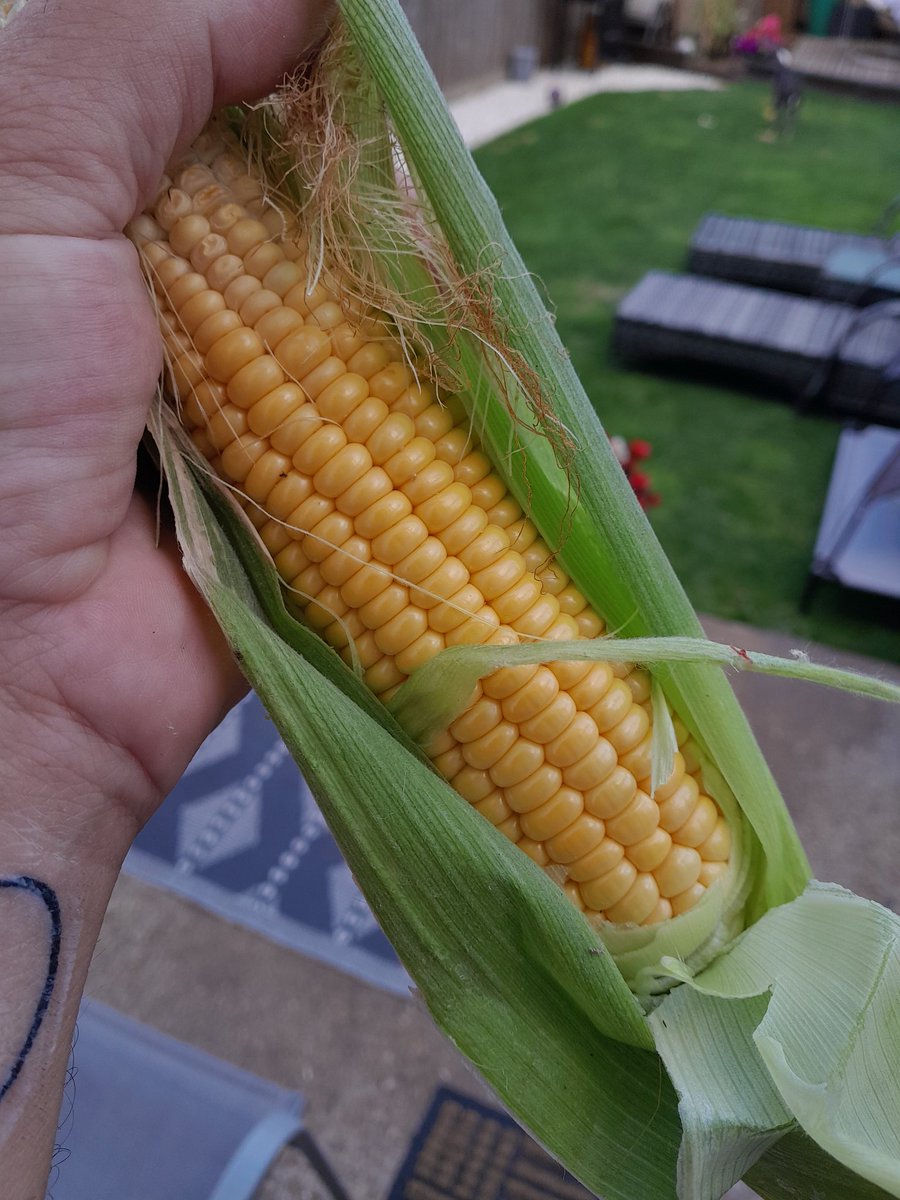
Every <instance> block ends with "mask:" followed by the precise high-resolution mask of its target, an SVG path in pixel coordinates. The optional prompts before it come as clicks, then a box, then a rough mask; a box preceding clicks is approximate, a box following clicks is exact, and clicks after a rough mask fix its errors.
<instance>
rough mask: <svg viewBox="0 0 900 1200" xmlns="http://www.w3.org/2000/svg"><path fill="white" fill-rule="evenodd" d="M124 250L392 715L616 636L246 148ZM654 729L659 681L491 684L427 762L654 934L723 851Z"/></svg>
mask: <svg viewBox="0 0 900 1200" xmlns="http://www.w3.org/2000/svg"><path fill="white" fill-rule="evenodd" d="M129 233H130V235H131V236H132V238H133V240H134V241H135V242H136V244H137V245H138V247H139V249H140V252H141V256H142V260H143V262H144V265H145V268H146V271H147V274H148V278H149V279H150V280H151V282H152V285H153V289H154V294H155V300H156V305H157V309H158V312H159V317H160V324H161V329H162V333H163V337H164V341H165V348H166V358H167V363H168V367H167V377H168V378H167V382H168V385H169V390H170V392H171V396H172V398H173V400H174V401H175V403H176V404H177V406H178V410H179V412H180V415H181V418H182V420H183V423H184V424H185V426H186V428H187V429H188V430H189V431H190V432H191V436H192V439H193V441H194V444H195V445H196V447H197V449H198V450H199V451H200V452H201V453H202V454H203V456H204V457H205V458H206V459H207V460H208V461H209V463H210V465H211V467H212V469H213V471H214V472H215V474H216V475H217V476H218V477H219V478H220V479H221V480H223V481H224V483H225V484H226V485H227V486H228V487H229V489H230V490H231V492H232V494H233V495H234V497H235V498H236V499H237V501H238V502H239V503H240V505H241V506H242V508H243V509H244V511H245V513H246V514H247V516H248V518H249V519H250V521H251V522H252V523H253V525H254V526H255V527H256V529H257V530H258V532H259V536H260V538H261V539H262V542H263V543H264V545H265V546H266V548H267V550H268V551H269V553H270V554H271V555H272V558H273V560H274V562H275V565H276V567H277V569H278V572H279V574H280V576H281V578H282V579H283V581H284V583H285V587H286V593H287V595H288V596H289V598H290V599H291V600H292V601H293V603H294V604H295V605H296V607H297V609H298V610H299V612H300V613H301V614H302V616H303V617H304V619H305V621H306V622H307V623H308V624H309V625H310V626H312V627H313V628H314V629H316V630H317V631H318V632H319V633H320V635H321V636H322V637H323V638H324V639H325V640H326V641H327V642H328V643H329V644H330V645H331V646H333V647H334V648H335V650H336V651H338V652H339V653H340V654H341V656H342V657H343V658H344V659H345V661H346V662H348V663H350V664H351V665H353V666H355V667H356V668H357V669H358V670H361V671H362V672H363V675H364V678H365V681H366V683H367V684H368V686H369V687H370V688H371V689H372V690H373V692H374V693H375V694H376V695H378V696H379V697H380V698H381V699H382V700H384V701H387V700H389V699H390V698H391V697H392V696H393V695H394V694H395V692H396V691H397V689H398V688H399V687H400V686H401V685H402V683H403V682H404V680H406V679H407V678H408V677H409V675H410V674H411V673H412V672H413V671H414V670H415V669H416V668H417V667H418V666H420V665H422V664H423V663H425V662H427V661H429V660H430V659H432V658H433V657H434V656H435V655H436V654H438V653H439V652H440V651H441V650H443V649H444V648H445V647H448V646H454V645H461V644H466V643H469V644H484V645H516V644H521V643H524V642H527V641H533V640H545V641H551V642H552V641H570V640H574V639H579V638H594V637H599V636H601V635H602V634H603V633H604V625H603V622H602V620H601V618H600V617H599V616H598V615H597V614H596V613H595V612H594V611H593V610H592V609H591V608H590V606H589V605H588V604H587V602H586V600H585V598H584V597H583V596H582V595H581V594H580V592H579V591H578V589H577V588H576V587H575V586H574V585H573V584H572V583H571V582H570V580H569V578H568V576H567V575H566V574H565V573H564V572H563V571H562V569H561V568H560V566H559V565H558V564H557V563H556V562H555V561H554V560H553V557H552V554H551V552H550V550H549V548H548V546H547V545H546V543H545V542H544V541H542V540H541V538H540V537H539V536H538V533H537V530H536V529H535V527H534V525H533V524H532V522H531V521H530V520H529V519H528V517H527V516H526V515H525V514H523V512H522V510H521V508H520V506H519V504H518V503H517V501H516V500H515V499H514V498H513V497H512V496H511V495H510V494H509V492H508V491H507V488H506V486H505V484H504V483H503V481H502V480H501V479H500V477H499V476H498V475H497V474H496V473H495V472H494V470H493V468H492V465H491V463H490V462H489V460H488V458H487V457H486V456H485V454H484V453H483V451H482V450H481V448H480V446H479V444H478V442H477V440H476V438H475V437H474V436H473V433H472V430H471V426H470V422H469V419H468V417H467V415H466V412H465V409H464V407H463V405H462V404H461V402H460V401H459V400H458V399H457V398H456V397H454V396H452V395H445V394H441V393H440V391H439V389H438V388H436V387H435V385H434V383H433V382H432V379H430V378H429V375H432V374H433V373H432V372H430V371H429V370H427V368H426V367H425V366H424V365H423V364H422V363H420V364H418V365H417V364H416V363H414V362H413V361H412V359H411V357H410V354H409V352H408V349H407V347H406V346H405V345H404V343H403V342H402V341H401V339H400V338H399V337H398V336H397V334H396V331H395V330H394V328H393V327H392V326H391V325H390V323H389V322H388V321H387V320H385V319H378V318H376V317H373V316H372V314H371V313H370V312H369V311H366V310H365V308H364V306H363V305H361V304H360V303H359V301H358V300H357V299H355V298H354V294H353V291H352V289H351V288H347V287H342V286H341V283H340V272H339V271H336V272H335V273H334V274H333V275H332V274H329V273H328V272H327V270H324V271H323V270H321V264H320V262H319V261H318V260H316V261H314V263H312V264H311V263H310V261H309V258H310V257H314V256H311V255H310V254H309V252H308V246H307V240H306V238H305V236H304V233H303V231H302V229H300V228H299V227H298V225H297V223H296V221H295V220H294V219H293V218H291V217H289V216H288V217H285V215H284V213H283V211H282V209H281V208H280V207H276V206H274V205H272V204H270V203H269V202H268V201H267V200H266V198H265V194H264V188H263V186H262V183H261V181H260V179H258V178H256V177H255V176H253V175H251V174H248V172H247V164H246V161H245V159H244V158H243V157H242V156H241V154H240V152H239V151H238V150H237V149H236V147H235V146H234V145H232V144H231V143H230V142H229V141H227V140H225V139H223V137H222V135H220V134H217V133H208V134H207V135H204V137H203V138H202V139H201V140H200V141H199V142H198V143H197V144H196V145H195V147H194V149H193V151H192V152H191V154H190V155H189V156H188V158H186V159H185V160H182V161H181V162H179V163H178V164H177V166H176V167H174V168H173V170H172V172H171V175H170V176H169V177H167V178H166V179H165V180H164V181H163V185H162V187H161V190H160V192H159V194H158V196H157V197H156V199H155V201H154V203H153V204H152V205H151V206H150V208H149V210H148V211H147V213H145V214H144V215H143V216H142V217H140V218H138V219H137V220H136V221H135V222H133V223H132V226H131V227H130V229H129ZM651 726H652V707H651V703H650V685H649V679H648V676H647V674H646V673H645V672H644V671H643V670H640V669H636V668H633V667H629V666H612V665H610V664H607V663H602V662H595V663H591V662H571V661H570V662H565V661H561V662H549V663H546V664H542V665H527V666H518V667H507V668H503V669H500V670H497V671H495V672H493V673H492V674H490V675H488V676H486V677H485V678H484V679H483V680H482V681H481V683H480V684H479V686H478V687H477V688H476V690H475V693H474V694H473V696H472V697H471V699H470V702H469V704H468V706H467V708H466V710H465V711H464V712H463V713H462V714H461V715H460V716H459V717H458V718H457V719H456V720H455V721H454V722H453V723H452V724H451V726H450V728H449V729H448V730H446V731H444V732H443V733H442V734H441V735H439V736H438V737H437V738H435V739H434V740H433V741H432V743H431V744H430V745H429V746H427V747H426V750H427V752H428V754H429V756H430V757H431V760H432V762H433V763H434V765H435V767H436V768H437V770H438V771H439V772H440V773H441V774H442V775H443V776H444V777H445V778H446V779H447V780H448V781H450V783H451V784H452V785H453V787H454V788H455V789H456V790H457V791H458V792H459V793H460V795H461V796H463V797H464V798H465V799H466V800H467V801H468V802H469V803H470V804H472V805H473V806H474V807H475V808H476V809H477V810H478V811H479V812H480V813H481V814H482V815H483V816H484V817H485V818H486V819H487V820H488V821H490V822H491V824H493V825H494V826H496V827H497V828H498V829H499V830H500V831H501V832H502V833H503V834H504V835H505V836H506V837H508V838H509V839H510V840H511V841H513V842H515V843H516V844H517V845H518V846H519V847H520V848H521V849H522V850H523V851H524V852H525V853H526V854H528V855H529V856H530V857H531V858H532V859H534V861H535V862H537V863H538V864H539V865H540V866H542V867H543V868H544V869H545V870H546V871H547V872H548V874H550V876H551V877H552V878H553V879H555V880H556V882H558V883H559V884H560V885H561V886H562V887H563V888H564V890H565V892H566V894H567V895H568V896H569V898H570V899H571V900H572V902H573V903H574V904H575V905H577V906H578V908H580V909H581V910H583V911H584V912H585V913H586V915H587V916H588V917H589V918H591V919H596V920H600V921H608V922H613V923H616V924H624V923H635V924H644V925H649V924H654V923H656V922H659V921H664V920H667V919H669V918H671V917H673V916H677V915H679V914H681V913H684V912H686V911H688V910H689V909H690V908H692V907H693V906H694V905H695V904H696V903H697V902H698V901H699V900H700V899H701V898H702V897H703V895H704V894H705V892H706V890H707V888H709V887H710V886H711V885H712V884H714V883H716V882H717V881H719V880H721V879H722V878H723V876H725V875H726V874H727V872H728V870H729V856H730V850H731V838H730V832H729V829H728V825H727V823H726V821H725V819H724V817H723V816H722V814H721V812H720V811H719V809H718V807H717V805H716V803H715V801H714V800H712V799H711V798H710V797H709V796H708V795H706V794H705V792H704V790H703V784H702V778H701V771H700V767H699V764H698V763H697V761H696V760H695V758H694V757H693V755H692V754H691V749H690V745H689V744H686V734H685V732H684V731H683V730H681V731H680V733H681V736H680V737H679V745H680V747H681V749H682V751H683V753H679V754H676V756H675V762H674V768H673V770H672V773H671V775H670V777H669V778H668V779H667V780H666V781H665V782H664V784H663V785H662V786H661V787H657V789H656V791H655V793H652V792H651V783H650V776H651V736H652V728H651Z"/></svg>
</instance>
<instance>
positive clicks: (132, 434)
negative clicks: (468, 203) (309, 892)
mask: <svg viewBox="0 0 900 1200" xmlns="http://www.w3.org/2000/svg"><path fill="white" fill-rule="evenodd" d="M326 7H327V6H326V5H325V3H324V2H319V0H306V3H304V2H303V0H193V2H192V3H190V4H185V3H183V2H182V0H55V2H54V0H46V2H45V0H28V2H27V3H26V5H25V7H24V8H23V9H22V10H21V11H20V12H18V13H17V15H16V16H15V17H14V18H13V19H12V20H11V22H10V23H9V25H8V27H6V28H5V29H3V30H2V31H0V112H2V113H3V118H2V122H0V280H2V287H0V744H2V746H3V755H2V758H3V763H2V766H0V781H2V786H0V881H2V878H3V877H18V876H23V875H25V876H29V877H34V878H36V879H39V880H41V881H42V882H43V883H44V884H45V885H46V886H47V887H49V888H50V889H52V891H53V892H54V894H55V895H56V896H57V897H58V900H59V904H60V914H61V923H62V958H61V968H60V974H59V978H60V979H61V978H62V977H63V973H64V972H63V970H62V968H63V966H65V968H66V970H65V974H66V975H67V976H70V979H69V984H68V989H67V990H66V991H65V992H63V989H62V987H61V985H57V994H56V995H54V997H53V999H52V1002H51V1004H50V1007H49V1009H48V1010H47V1013H46V1017H45V1019H44V1021H43V1027H42V1030H41V1032H40V1033H39V1035H38V1037H37V1038H36V1040H35V1042H34V1046H33V1048H32V1050H31V1051H30V1052H29V1053H30V1055H31V1057H32V1059H40V1064H42V1065H39V1064H36V1063H35V1062H32V1063H30V1064H29V1063H25V1064H24V1066H23V1068H22V1069H21V1071H20V1072H19V1073H18V1075H17V1078H16V1081H15V1083H14V1085H13V1086H12V1087H10V1088H9V1089H8V1091H7V1093H6V1095H5V1096H3V1098H2V1099H0V1178H3V1179H4V1180H5V1181H6V1182H5V1187H4V1191H5V1194H6V1195H8V1196H10V1200H17V1198H18V1197H19V1196H20V1195H21V1196H22V1197H25V1196H32V1195H34V1196H37V1195H38V1194H39V1193H38V1187H39V1186H40V1189H41V1190H40V1194H41V1195H42V1194H43V1191H42V1188H43V1184H42V1183H39V1180H40V1177H41V1174H42V1172H46V1166H47V1155H48V1151H49V1145H50V1140H51V1139H52V1134H53V1128H54V1122H53V1118H55V1114H56V1109H55V1106H54V1102H53V1093H52V1092H51V1094H50V1096H49V1098H48V1094H47V1090H46V1089H47V1088H48V1087H50V1088H51V1089H52V1088H56V1089H59V1088H61V1076H62V1071H63V1070H64V1067H65V1060H66V1057H67V1053H68V1036H69V1034H68V1032H67V1031H68V1030H70V1028H71V1020H72V1019H73V1017H74V1012H75V1011H76V1009H77V1003H78V997H79V994H80V988H81V986H82V983H83V977H84V973H85V971H86V968H87V962H88V959H89V956H90V951H91V948H92V946H93V941H94V939H95V938H96V933H97V930H98V928H99V923H100V920H101V918H102V913H103V910H104V908H105V905H106V903H107V900H108V896H109V892H110V890H111V887H112V884H113V882H114V879H115V876H116V873H117V872H118V869H119V866H120V865H121V860H122V858H123V856H124V854H125V852H126V850H127V848H128V845H129V844H130V842H131V840H132V839H133V837H134V835H135V833H136V832H137V830H138V829H139V828H140V826H141V824H142V823H143V822H144V821H145V820H146V819H147V818H148V817H149V816H150V814H151V813H152V812H153V810H154V808H155V807H156V806H157V805H158V804H159V802H160V800H161V799H162V797H163V796H164V795H165V794H166V793H167V792H168V791H169V790H170V788H171V787H172V786H173V785H174V783H175V782H176V780H177V779H178V777H179V775H180V774H181V772H182V771H183V769H184V767H185V766H186V764H187V762H188V761H189V759H190V757H191V756H192V754H193V753H194V751H195V750H196V748H197V746H198V745H199V743H200V741H201V740H202V739H203V737H204V736H205V735H206V734H207V733H208V732H209V730H210V729H211V728H212V727H213V725H214V724H215V723H216V721H217V720H218V718H219V717H220V716H221V715H222V714H223V712H224V711H225V710H226V709H227V708H228V707H229V706H230V705H231V704H232V703H233V702H234V700H235V699H236V698H237V696H238V695H239V694H240V688H241V683H240V677H239V675H238V672H237V670H236V668H235V666H234V663H233V661H232V659H231V656H230V654H229V652H228V650H227V648H226V646H225V645H224V643H223V642H222V640H221V638H220V636H219V634H218V632H217V630H216V629H215V627H214V625H213V623H212V622H211V620H210V618H209V616H208V614H207V613H206V611H205V609H204V607H203V605H202V602H201V601H200V600H199V598H198V596H197V595H196V593H195V592H194V591H193V588H192V586H191V585H190V583H189V582H188V581H187V579H186V577H185V576H184V575H183V574H182V572H181V569H180V567H179V564H178V558H177V554H176V552H175V548H174V546H173V545H172V544H171V539H170V538H168V537H164V538H163V541H162V544H161V545H159V544H158V543H157V528H156V516H155V512H154V509H153V505H152V503H151V504H149V505H148V504H147V503H146V502H145V501H144V500H143V499H141V498H139V497H137V496H136V495H135V494H134V471H135V456H136V450H137V446H138V442H139V440H140V437H141V433H142V430H143V426H144V422H145V418H146V414H147V409H148V405H149V403H150V401H151V398H152V396H153V393H154V390H155V385H156V378H157V375H158V372H159V368H160V363H161V350H160V339H159V336H158V334H157V331H156V327H155V322H154V319H153V315H152V312H151V308H150V305H149V303H148V300H147V297H146V293H145V289H144V285H143V282H142V279H141V275H140V270H139V267H138V260H137V255H136V253H135V251H134V249H133V248H132V246H131V245H130V243H129V242H128V241H127V240H126V239H125V238H124V237H123V236H122V234H121V230H122V228H123V227H124V226H125V225H126V223H127V222H128V221H129V220H130V219H131V217H132V216H134V215H135V214H136V213H137V212H140V210H141V209H142V207H143V206H144V204H145V203H146V201H147V199H148V198H149V197H150V196H151V195H152V194H153V192H154V190H155V188H156V186H157V184H158V180H159V178H160V176H161V175H162V173H163V170H164V167H165V164H166V162H167V160H168V159H169V158H170V157H171V155H172V154H173V152H176V151H178V150H179V149H184V148H186V147H187V146H188V145H189V144H190V142H191V141H192V140H193V138H194V137H195V136H196V135H197V133H198V132H199V131H200V129H201V128H202V126H203V125H204V123H205V121H206V119H207V118H208V116H209V114H210V112H211V111H212V110H213V109H214V108H215V107H217V106H219V105H221V104H224V103H230V102H235V101H238V100H241V99H250V98H253V97H255V96H258V95H260V94H263V93H264V92H266V91H267V90H269V89H270V88H271V87H272V86H273V85H274V84H275V83H276V82H277V80H278V78H279V76H280V75H281V74H282V73H283V72H284V71H286V70H288V69H290V68H291V67H292V66H293V65H294V64H295V63H296V62H297V60H298V58H299V57H300V55H301V54H302V52H303V51H304V50H305V49H306V48H307V47H309V46H310V45H311V44H312V43H313V42H314V40H315V39H317V38H318V37H319V36H320V35H321V33H322V31H323V29H324V25H325V20H326V17H327V13H326ZM14 892H15V894H16V899H15V900H11V899H9V897H11V896H12V895H13V893H14ZM3 905H7V907H6V908H3V911H2V912H0V922H2V921H5V922H6V926H5V928H6V930H7V934H8V933H9V930H10V929H13V930H14V929H15V928H16V921H17V920H19V916H20V914H21V913H24V911H25V908H26V907H27V905H26V904H25V901H24V900H23V899H22V893H21V891H16V890H15V889H12V890H10V889H6V890H5V891H0V906H3ZM22 919H23V922H24V923H23V924H22V931H23V932H22V937H23V938H26V939H30V938H31V937H32V936H35V937H37V936H40V935H39V933H34V932H33V931H34V930H35V929H37V930H40V929H41V928H42V925H41V921H43V916H41V917H40V918H38V917H36V916H35V914H34V913H33V912H32V914H31V917H30V918H22ZM10 921H12V924H10ZM35 922H37V924H35ZM10 944H12V945H13V949H12V950H11V949H10V948H9V947H10ZM14 952H15V937H14V936H13V937H12V939H10V937H9V936H7V937H5V938H4V939H3V940H2V941H0V958H2V956H5V955H7V954H9V953H14ZM38 957H40V956H38ZM7 965H8V964H5V963H4V962H3V961H0V1087H2V1085H3V1079H4V1075H5V1074H8V1068H9V1067H10V1063H11V1062H12V1061H13V1060H14V1059H15V1058H16V1055H17V1053H18V1048H19V1047H20V1046H21V1036H20V1035H21V1033H22V1029H23V1028H25V1029H26V1030H27V1027H28V1022H29V1021H30V1020H31V1019H32V1018H31V1016H29V1014H33V1012H34V1004H33V1002H32V1001H33V997H32V995H31V991H30V990H29V989H31V990H34V989H37V990H38V991H39V989H40V986H41V985H42V981H38V982H35V981H30V982H29V983H28V984H27V986H26V985H25V984H24V983H23V981H22V978H21V977H18V978H15V976H16V973H15V972H12V976H13V977H14V978H13V982H10V975H11V972H10V971H9V970H7V969H6V967H7ZM9 988H13V989H15V988H18V989H19V992H9V991H6V992H5V989H9ZM17 1013H18V1016H16V1014H17ZM4 1014H6V1015H4ZM9 1014H12V1017H10V1016H9ZM10 1022H11V1024H10ZM23 1023H24V1024H23ZM41 1056H43V1057H41ZM48 1073H49V1074H48ZM29 1077H30V1081H31V1082H30V1083H29ZM57 1102H58V1094H57ZM37 1114H41V1115H37ZM47 1114H49V1119H48V1118H47ZM35 1161H36V1162H37V1167H35V1165H34V1164H35ZM12 1180H16V1181H17V1186H16V1187H13V1188H11V1190H10V1189H8V1185H9V1184H10V1181H12Z"/></svg>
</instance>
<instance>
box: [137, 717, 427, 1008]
mask: <svg viewBox="0 0 900 1200" xmlns="http://www.w3.org/2000/svg"><path fill="white" fill-rule="evenodd" d="M125 870H126V871H127V872H128V873H129V874H131V875H134V876H135V877H136V878H138V879H141V880H143V881H144V882H146V883H151V884H154V885H156V886H158V887H162V888H169V889H171V890H172V891H174V892H178V893H179V894H180V895H182V896H186V897H188V898H189V899H191V900H193V901H195V902H196V903H198V904H200V905H202V906H203V907H204V908H207V909H210V910H211V911H213V912H215V913H217V914H218V915H219V916H222V917H224V918H225V919H226V920H229V921H233V922H235V923H237V924H239V925H246V926H248V927H249V928H251V929H254V930H256V931H257V932H258V933H261V934H263V935H264V936H266V937H268V938H271V939H272V940H273V941H276V942H279V943H281V944H283V945H286V946H290V947H292V948H293V949H295V950H298V951H300V952H301V953H303V954H306V955H309V956H310V957H311V958H315V959H318V960H319V961H321V962H325V963H328V964H329V965H331V966H333V967H337V968H338V969H340V970H342V971H346V972H347V973H348V974H350V975H355V976H356V977H357V978H359V979H362V980H364V981H365V982H367V983H372V984H375V985H376V986H378V987H383V988H385V989H387V990H388V991H392V992H398V993H401V994H405V993H406V992H407V991H408V990H409V988H410V987H411V986H412V981H411V980H410V978H409V976H408V975H407V973H406V971H405V970H404V969H403V967H402V966H401V965H400V962H399V960H398V959H397V956H396V954H395V953H394V950H393V948H392V947H391V945H390V943H389V942H388V940H387V938H386V937H385V936H384V934H383V933H382V932H381V930H380V929H379V927H378V924H377V922H376V921H375V918H374V917H373V916H372V913H371V912H370V910H369V907H368V905H367V904H366V902H365V900H364V899H363V896H362V893H361V892H360V891H359V889H358V888H357V886H356V884H355V883H354V881H353V877H352V876H351V874H350V870H349V868H348V866H347V864H346V863H345V862H344V860H343V858H342V857H341V853H340V851H339V850H338V848H337V845H336V843H335V841H334V838H333V837H332V836H331V834H330V833H329V832H328V828H327V826H326V824H325V820H324V818H323V817H322V814H321V813H320V812H319V809H318V807H317V806H316V802H315V800H313V797H312V794H311V792H310V790H309V788H308V787H307V786H306V783H305V782H304V780H303V777H302V775H301V774H300V772H299V771H298V769H297V766H296V764H295V763H294V761H293V760H292V759H291V757H290V755H289V753H288V751H287V748H286V747H285V745H284V742H283V741H282V740H281V738H280V737H279V736H278V733H277V731H276V729H275V727H274V725H273V724H272V722H271V721H270V720H269V718H268V716H267V715H266V713H265V710H264V709H263V707H262V705H261V704H260V702H259V701H258V700H257V699H256V697H255V696H252V695H251V696H248V697H247V698H246V699H245V700H243V701H242V702H241V703H240V704H239V705H238V706H237V707H236V708H234V709H233V710H232V711H231V712H230V713H229V714H228V716H227V717H226V718H225V720H224V721H223V722H222V724H221V725H220V726H219V727H218V729H216V730H215V731H214V733H212V734H211V736H210V737H209V738H207V740H206V741H205V742H204V743H203V745H202V746H201V747H200V750H199V751H198V752H197V754H196V755H195V756H194V759H193V761H192V762H191V764H190V766H189V767H188V769H187V771H186V772H185V774H184V776H183V778H182V779H181V781H180V783H179V784H178V786H177V787H176V788H175V790H174V792H173V793H172V794H171V795H170V796H169V798H168V799H167V800H166V802H165V803H164V804H163V806H162V808H160V809H159V811H158V812H157V813H156V814H155V816H153V817H152V818H151V820H150V821H149V822H148V823H147V825H146V826H145V827H144V829H143V830H142V831H141V833H140V834H139V836H138V839H137V841H136V842H135V845H134V848H133V849H132V850H131V852H130V853H129V855H128V857H127V859H126V860H125Z"/></svg>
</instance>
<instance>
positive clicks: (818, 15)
mask: <svg viewBox="0 0 900 1200" xmlns="http://www.w3.org/2000/svg"><path fill="white" fill-rule="evenodd" d="M836 3H837V0H809V32H810V33H811V34H813V35H814V36H815V37H827V36H828V22H829V21H830V20H831V14H832V13H833V12H834V8H835V5H836Z"/></svg>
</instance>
